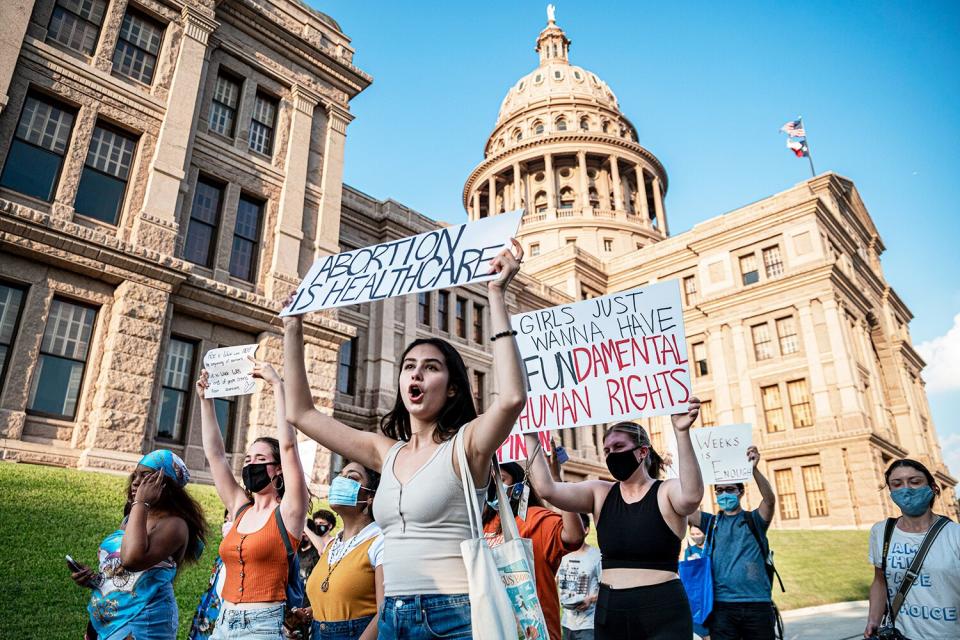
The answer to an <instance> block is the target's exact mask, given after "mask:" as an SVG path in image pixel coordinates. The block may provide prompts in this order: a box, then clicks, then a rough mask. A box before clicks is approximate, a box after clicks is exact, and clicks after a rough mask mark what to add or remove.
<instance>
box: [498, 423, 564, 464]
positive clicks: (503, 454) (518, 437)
mask: <svg viewBox="0 0 960 640" xmlns="http://www.w3.org/2000/svg"><path fill="white" fill-rule="evenodd" d="M550 436H551V433H550V432H549V431H540V432H539V433H537V438H538V439H539V440H540V446H541V447H543V450H544V452H545V453H546V454H547V455H548V456H549V455H552V454H553V447H552V445H551V444H550ZM529 455H530V451H529V450H528V448H527V442H526V440H524V439H523V435H522V434H519V433H511V434H510V435H509V436H507V439H506V441H505V442H504V443H503V444H502V445H500V448H499V449H497V462H499V463H500V464H503V463H504V462H516V461H517V460H526V459H527V457H529Z"/></svg>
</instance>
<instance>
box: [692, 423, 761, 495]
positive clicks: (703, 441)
mask: <svg viewBox="0 0 960 640" xmlns="http://www.w3.org/2000/svg"><path fill="white" fill-rule="evenodd" d="M690 439H691V440H692V441H693V451H694V453H696V454H697V462H699V463H700V474H701V475H702V476H703V483H704V484H730V483H735V482H744V481H746V480H749V479H750V478H752V477H753V465H752V464H750V461H749V460H747V449H748V448H749V447H750V445H752V444H753V427H752V426H751V425H749V424H729V425H725V426H722V427H699V428H696V429H691V430H690Z"/></svg>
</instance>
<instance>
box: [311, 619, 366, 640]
mask: <svg viewBox="0 0 960 640" xmlns="http://www.w3.org/2000/svg"><path fill="white" fill-rule="evenodd" d="M371 620H373V616H364V617H362V618H356V619H355V620H341V621H340V622H327V621H324V622H320V621H319V620H314V621H313V625H312V626H311V631H310V640H357V638H359V637H360V635H361V634H362V633H363V631H364V629H366V628H367V626H368V625H369V624H370V621H371Z"/></svg>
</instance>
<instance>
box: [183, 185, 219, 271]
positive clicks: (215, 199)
mask: <svg viewBox="0 0 960 640" xmlns="http://www.w3.org/2000/svg"><path fill="white" fill-rule="evenodd" d="M222 201H223V188H222V187H220V186H217V185H215V184H213V183H212V182H210V181H209V180H206V179H204V178H200V179H199V180H197V187H196V189H195V190H194V192H193V207H191V209H190V223H189V226H188V227H187V237H186V244H185V245H184V247H183V257H184V258H186V259H187V260H189V261H190V262H193V263H195V264H200V265H203V266H205V267H211V266H213V255H214V247H216V243H217V228H218V227H219V226H220V203H221V202H222Z"/></svg>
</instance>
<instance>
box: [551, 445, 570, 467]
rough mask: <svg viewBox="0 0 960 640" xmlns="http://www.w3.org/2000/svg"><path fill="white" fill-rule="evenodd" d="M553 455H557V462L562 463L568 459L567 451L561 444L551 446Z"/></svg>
mask: <svg viewBox="0 0 960 640" xmlns="http://www.w3.org/2000/svg"><path fill="white" fill-rule="evenodd" d="M553 453H554V455H556V456H557V462H559V463H560V464H563V463H564V462H566V461H568V460H569V459H570V455H569V454H568V453H567V450H566V449H564V448H563V445H559V444H558V445H557V446H555V447H554V448H553Z"/></svg>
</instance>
